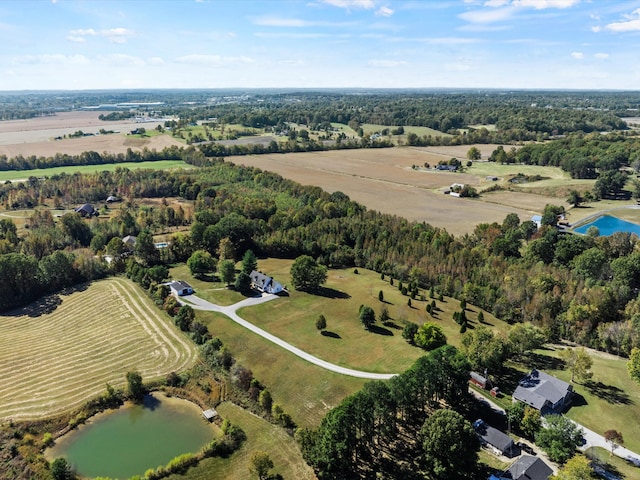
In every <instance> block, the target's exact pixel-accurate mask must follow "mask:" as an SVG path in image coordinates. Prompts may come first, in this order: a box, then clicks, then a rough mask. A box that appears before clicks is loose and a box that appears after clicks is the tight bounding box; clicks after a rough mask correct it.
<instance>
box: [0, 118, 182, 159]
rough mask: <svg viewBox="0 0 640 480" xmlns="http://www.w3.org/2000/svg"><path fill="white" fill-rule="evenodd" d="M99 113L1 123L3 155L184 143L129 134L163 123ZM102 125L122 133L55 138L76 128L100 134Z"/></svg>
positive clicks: (120, 149) (121, 149) (121, 150)
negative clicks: (104, 118) (107, 119)
mask: <svg viewBox="0 0 640 480" xmlns="http://www.w3.org/2000/svg"><path fill="white" fill-rule="evenodd" d="M99 115H100V112H63V113H59V114H57V115H55V116H50V117H39V118H33V119H29V120H9V121H3V122H0V155H6V156H7V157H15V156H17V155H24V156H30V155H36V156H50V155H53V154H55V153H66V154H69V155H76V154H79V153H82V152H85V151H88V150H93V151H96V152H113V153H125V152H126V151H127V148H132V149H133V150H136V149H142V148H143V147H147V148H149V149H156V150H161V149H163V148H164V147H167V146H170V145H184V144H182V143H180V142H178V141H177V140H175V139H173V138H172V137H170V136H169V135H158V136H154V137H149V138H143V139H138V138H135V139H131V138H128V137H127V136H126V133H127V132H129V131H130V130H133V129H136V128H138V127H144V128H145V129H147V130H152V129H154V128H156V126H157V125H159V124H161V123H163V122H145V123H135V122H133V121H131V120H122V121H115V122H103V121H101V120H99V119H98V116H99ZM101 128H104V129H105V130H117V131H120V132H121V133H115V134H109V135H97V136H95V137H82V138H68V139H64V140H57V141H56V140H53V139H54V138H55V137H58V136H60V137H62V136H64V135H69V134H71V133H74V132H76V131H77V130H82V131H83V132H85V133H98V131H99V130H100V129H101Z"/></svg>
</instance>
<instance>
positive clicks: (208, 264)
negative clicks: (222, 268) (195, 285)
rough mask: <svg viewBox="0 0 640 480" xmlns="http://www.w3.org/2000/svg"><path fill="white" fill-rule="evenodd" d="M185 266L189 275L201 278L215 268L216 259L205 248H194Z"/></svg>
mask: <svg viewBox="0 0 640 480" xmlns="http://www.w3.org/2000/svg"><path fill="white" fill-rule="evenodd" d="M187 267H189V271H190V272H191V275H193V276H194V277H196V278H202V277H203V276H204V275H205V274H207V273H212V272H213V271H214V270H215V269H216V261H215V259H214V258H213V257H212V256H211V254H210V253H209V252H207V251H206V250H196V251H195V252H193V254H192V255H191V256H190V257H189V259H188V260H187Z"/></svg>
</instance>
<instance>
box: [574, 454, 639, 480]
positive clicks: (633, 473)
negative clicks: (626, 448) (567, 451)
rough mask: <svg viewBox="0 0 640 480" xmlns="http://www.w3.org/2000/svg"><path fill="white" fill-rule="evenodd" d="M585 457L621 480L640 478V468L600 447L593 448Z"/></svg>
mask: <svg viewBox="0 0 640 480" xmlns="http://www.w3.org/2000/svg"><path fill="white" fill-rule="evenodd" d="M585 455H586V456H587V457H588V458H590V459H592V460H595V461H596V462H598V463H599V464H600V465H602V466H603V467H604V468H605V469H606V470H607V471H609V472H611V473H613V474H614V475H616V476H617V477H619V478H622V479H625V480H633V479H636V478H640V468H638V467H636V466H634V465H633V464H631V463H629V462H627V461H625V460H623V459H621V458H620V457H616V456H615V455H611V451H610V450H606V449H604V448H600V447H592V448H590V449H589V450H587V451H586V452H585Z"/></svg>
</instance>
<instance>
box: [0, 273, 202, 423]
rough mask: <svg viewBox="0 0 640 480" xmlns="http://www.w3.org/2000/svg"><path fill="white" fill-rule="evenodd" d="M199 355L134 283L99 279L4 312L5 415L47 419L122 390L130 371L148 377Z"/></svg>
mask: <svg viewBox="0 0 640 480" xmlns="http://www.w3.org/2000/svg"><path fill="white" fill-rule="evenodd" d="M60 300H61V302H60ZM58 303H59V304H58ZM195 360H196V348H195V346H194V344H193V342H192V341H191V340H189V339H187V338H186V337H185V336H184V335H183V334H182V333H181V332H180V331H179V330H178V329H177V328H176V327H175V326H174V325H173V324H172V323H171V321H170V319H169V318H168V317H167V316H166V315H165V314H164V313H162V312H160V311H159V310H158V309H157V307H156V306H155V305H153V304H152V303H151V301H150V300H149V299H148V298H147V297H146V296H145V294H144V293H143V292H142V291H141V290H140V289H139V288H138V287H137V286H136V285H135V284H133V283H132V282H130V281H128V280H125V279H122V278H113V279H108V280H103V281H98V282H94V283H93V284H91V285H90V286H89V287H88V288H87V289H86V290H81V291H76V292H74V293H71V294H69V295H61V296H60V297H59V298H56V297H55V296H54V297H45V298H43V299H41V300H40V302H39V303H34V304H31V305H29V306H28V307H26V308H23V309H19V310H16V311H13V312H10V313H8V314H4V315H2V316H0V419H7V418H11V419H16V420H18V419H34V418H44V417H48V416H51V415H54V414H56V413H60V412H63V411H66V410H70V409H71V408H74V407H77V406H79V405H81V404H82V403H83V402H84V401H86V400H88V399H89V398H92V397H95V396H96V395H99V394H101V393H103V392H104V391H105V385H106V384H107V383H109V384H111V385H112V386H114V387H122V386H123V385H124V383H125V374H126V372H128V371H132V370H137V371H139V372H140V374H141V375H142V377H143V379H144V380H150V379H153V378H158V377H161V376H164V375H166V374H168V373H170V372H172V371H180V370H183V369H185V368H187V367H189V366H190V365H192V364H193V362H194V361H195Z"/></svg>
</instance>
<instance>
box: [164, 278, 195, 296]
mask: <svg viewBox="0 0 640 480" xmlns="http://www.w3.org/2000/svg"><path fill="white" fill-rule="evenodd" d="M167 286H168V287H169V288H170V289H171V293H172V294H173V295H177V296H179V297H183V296H184V295H191V294H192V293H193V287H192V286H191V285H189V284H188V283H187V282H185V281H184V280H173V281H171V282H169V283H167Z"/></svg>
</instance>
